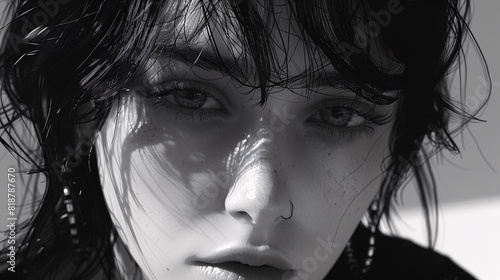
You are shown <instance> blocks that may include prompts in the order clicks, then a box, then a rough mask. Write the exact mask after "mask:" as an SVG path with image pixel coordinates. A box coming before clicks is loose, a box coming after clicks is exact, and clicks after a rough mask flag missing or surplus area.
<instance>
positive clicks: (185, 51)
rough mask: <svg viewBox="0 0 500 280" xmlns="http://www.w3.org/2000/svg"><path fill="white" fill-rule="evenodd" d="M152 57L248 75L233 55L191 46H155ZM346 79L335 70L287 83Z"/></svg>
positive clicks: (319, 83)
mask: <svg viewBox="0 0 500 280" xmlns="http://www.w3.org/2000/svg"><path fill="white" fill-rule="evenodd" d="M152 59H159V60H160V61H169V60H175V61H179V62H182V63H184V64H186V65H189V66H193V67H199V68H201V69H204V70H207V71H219V72H221V73H222V74H225V75H228V76H231V77H235V78H237V79H242V80H246V79H248V77H247V76H246V75H245V74H244V73H243V71H242V70H241V69H242V67H241V64H240V63H239V62H238V61H237V59H236V58H233V57H224V56H221V55H216V54H215V53H213V52H212V51H211V50H207V49H203V48H191V47H174V48H168V49H166V48H164V49H161V48H156V51H154V52H153V55H152ZM345 82H346V81H345V80H344V79H343V78H342V77H341V75H340V74H339V73H338V72H337V71H335V70H327V71H325V72H323V73H318V74H317V75H316V74H313V75H311V74H303V73H301V74H299V75H297V76H294V77H288V80H287V84H288V85H293V86H294V87H297V88H309V87H333V86H342V85H344V83H345Z"/></svg>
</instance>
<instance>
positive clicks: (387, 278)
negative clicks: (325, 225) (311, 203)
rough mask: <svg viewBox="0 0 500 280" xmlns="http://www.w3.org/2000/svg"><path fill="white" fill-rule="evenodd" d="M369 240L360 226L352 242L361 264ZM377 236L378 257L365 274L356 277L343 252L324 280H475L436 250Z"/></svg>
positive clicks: (376, 251)
mask: <svg viewBox="0 0 500 280" xmlns="http://www.w3.org/2000/svg"><path fill="white" fill-rule="evenodd" d="M369 236H370V232H369V231H368V229H366V228H365V227H363V226H359V227H358V228H357V229H356V232H355V233H354V235H353V237H352V238H351V243H352V247H353V251H354V253H355V258H356V259H357V260H358V262H359V263H362V262H363V260H364V259H365V258H366V255H367V252H368V242H369V238H370V237H369ZM375 236H376V242H375V248H376V249H375V254H374V256H373V262H372V265H371V268H370V270H369V271H368V272H367V273H366V274H364V275H362V276H361V277H357V276H355V273H353V270H352V269H350V268H349V264H348V257H347V254H346V253H345V252H344V253H343V254H342V256H341V258H340V259H339V260H338V261H337V262H336V263H335V265H334V267H333V268H332V270H331V271H330V273H329V274H328V275H327V276H326V277H325V280H332V279H334V280H359V279H365V280H391V279H394V280H476V278H475V277H473V276H472V275H470V274H469V273H467V272H466V271H465V270H463V269H462V268H460V267H459V266H458V265H456V264H455V263H454V262H453V261H452V260H451V259H449V258H448V257H446V256H443V255H441V254H439V253H437V252H435V251H433V250H430V249H426V248H422V247H420V246H418V245H416V244H414V243H413V242H411V241H408V240H404V239H401V238H396V237H389V236H386V235H383V234H381V233H377V234H376V235H375ZM354 271H356V270H354ZM358 271H359V270H358ZM333 275H335V277H334V276H333Z"/></svg>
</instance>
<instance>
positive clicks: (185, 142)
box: [96, 16, 393, 280]
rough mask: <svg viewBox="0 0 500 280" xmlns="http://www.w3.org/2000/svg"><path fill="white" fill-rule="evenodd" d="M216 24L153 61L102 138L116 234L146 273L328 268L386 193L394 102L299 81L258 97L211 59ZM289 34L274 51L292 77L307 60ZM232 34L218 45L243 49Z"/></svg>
mask: <svg viewBox="0 0 500 280" xmlns="http://www.w3.org/2000/svg"><path fill="white" fill-rule="evenodd" d="M193 18H196V17H193ZM288 18H289V17H287V16H283V17H282V19H281V21H280V23H282V24H283V26H285V27H288V24H287V23H288ZM188 23H189V21H188V22H186V27H188V28H185V29H184V31H185V32H180V33H182V34H186V33H188V32H189V31H190V30H192V28H189V24H188ZM233 31H234V30H233ZM208 32H209V31H208V30H204V31H203V32H202V33H200V35H199V36H197V37H195V38H194V39H193V38H191V39H190V40H191V41H189V46H190V48H191V50H196V51H197V52H198V53H199V56H197V57H196V63H195V64H194V66H193V63H194V61H186V57H184V58H182V57H181V56H176V55H173V56H169V57H163V54H160V55H159V58H156V59H152V60H151V62H150V63H149V67H148V68H147V69H145V73H144V75H143V76H141V77H140V78H138V79H137V81H136V86H134V87H131V88H130V91H129V92H127V93H126V94H124V95H123V96H122V98H121V99H120V100H118V101H116V102H115V104H114V106H113V109H112V111H111V113H110V115H109V117H108V119H107V120H106V122H105V124H104V126H103V128H102V131H101V133H100V135H99V137H98V139H97V143H96V149H97V153H98V161H99V172H100V175H101V183H102V187H103V192H104V196H105V199H106V201H107V205H108V208H109V211H110V213H111V216H112V218H113V221H114V224H115V226H116V228H117V230H118V233H119V236H120V238H121V241H123V243H124V244H125V246H126V247H127V249H128V252H129V253H130V255H131V256H132V257H133V259H134V260H135V262H137V263H138V265H139V267H140V268H141V270H142V273H143V274H144V276H146V279H194V280H196V279H323V277H324V276H325V275H326V274H327V273H328V271H329V270H330V269H331V267H332V266H333V264H334V263H335V262H336V260H337V259H338V257H339V255H340V253H341V252H342V250H343V249H344V247H345V245H346V243H347V242H348V240H349V238H350V236H351V234H352V232H353V231H354V229H355V227H356V226H357V225H358V223H359V220H360V218H361V216H362V215H363V214H364V213H365V211H366V209H367V208H368V206H369V204H370V203H371V201H372V200H373V198H374V196H375V194H376V193H377V191H378V186H379V184H380V174H381V164H382V161H383V159H384V157H385V156H387V153H384V152H386V151H385V150H386V147H387V143H388V137H389V128H390V123H388V122H386V123H385V124H380V123H379V122H381V120H382V119H384V118H386V117H387V116H388V115H389V114H390V113H391V112H392V110H393V108H389V107H387V106H385V107H383V106H377V105H373V104H372V103H370V102H368V101H364V100H361V99H356V98H355V96H356V95H355V94H353V93H350V92H348V91H346V90H342V89H334V88H331V87H328V86H322V85H320V86H318V87H317V88H315V91H314V93H312V92H308V91H307V89H306V88H305V87H304V86H300V82H301V80H299V82H298V83H297V84H295V85H297V86H295V87H294V88H293V89H292V88H290V87H281V86H276V87H269V93H270V94H269V99H268V101H267V102H266V104H265V106H255V105H256V104H257V103H258V102H259V101H260V91H251V88H250V87H247V86H244V85H241V84H240V83H238V82H236V81H234V80H233V79H231V78H230V77H229V76H228V75H227V73H224V71H222V70H220V69H218V68H217V67H213V64H215V63H213V62H214V61H212V60H213V57H214V56H212V55H210V54H213V53H214V52H215V51H214V47H213V44H211V43H209V39H208V38H209V35H208V34H209V33H208ZM287 32H288V33H289V34H287ZM287 32H281V35H282V36H285V35H286V36H285V37H284V38H283V39H284V40H283V42H286V44H287V48H286V49H285V50H284V49H283V48H280V47H278V46H276V47H275V49H274V51H275V52H276V57H277V58H278V59H279V60H281V61H279V62H280V63H282V65H286V67H285V68H284V69H282V70H283V71H286V72H287V74H288V76H289V77H293V76H297V75H298V74H299V73H301V72H303V71H305V70H306V69H305V68H306V67H307V65H309V62H310V59H311V58H309V57H307V56H304V54H305V53H308V52H307V49H306V48H307V47H306V46H305V45H304V44H303V42H302V41H301V40H300V39H299V38H300V36H299V34H297V33H295V32H294V31H293V29H292V30H287ZM231 34H235V33H232V32H230V31H227V33H226V32H224V34H222V31H221V32H219V33H217V32H214V33H213V34H212V35H213V36H214V37H215V38H216V40H215V42H216V44H217V48H218V51H219V52H220V53H221V55H222V57H231V58H232V57H234V55H235V54H238V53H239V52H241V51H242V50H241V49H240V48H238V47H236V45H238V44H234V42H233V46H234V47H233V48H231V47H227V44H228V41H230V39H234V38H232V35H231ZM189 37H190V36H189V34H186V35H185V37H179V38H177V39H178V40H183V38H189ZM186 40H187V39H186ZM176 43H177V44H178V45H181V46H182V45H187V44H182V43H186V42H182V43H181V42H176ZM181 48H182V47H181ZM201 50H203V51H201ZM179 51H182V50H181V49H180V50H179ZM285 51H286V52H285ZM211 67H212V68H211ZM323 70H324V72H325V73H328V74H325V75H328V76H329V79H332V78H335V72H334V69H333V68H332V67H331V66H326V67H325V68H324V69H323ZM325 75H323V76H322V77H320V76H319V75H318V77H317V78H318V79H325V78H323V77H324V76H325ZM302 82H303V81H302ZM249 93H250V94H249ZM374 123H379V124H378V125H376V124H374ZM238 277H240V278H238Z"/></svg>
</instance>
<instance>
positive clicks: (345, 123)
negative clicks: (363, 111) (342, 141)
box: [319, 107, 366, 127]
mask: <svg viewBox="0 0 500 280" xmlns="http://www.w3.org/2000/svg"><path fill="white" fill-rule="evenodd" d="M319 117H320V118H321V121H323V122H325V123H327V124H329V125H332V126H335V127H357V126H361V125H363V124H364V123H365V122H366V119H365V118H364V117H362V116H360V115H358V113H357V112H355V111H354V110H353V109H351V108H344V107H330V108H323V109H320V111H319Z"/></svg>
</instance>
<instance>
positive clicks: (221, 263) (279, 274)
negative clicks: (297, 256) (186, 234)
mask: <svg viewBox="0 0 500 280" xmlns="http://www.w3.org/2000/svg"><path fill="white" fill-rule="evenodd" d="M190 263H191V264H192V265H194V266H196V267H198V268H199V269H200V270H201V271H202V272H203V273H204V274H205V275H207V276H209V277H210V278H211V279H217V280H222V279H224V280H247V279H254V280H257V279H259V280H274V279H280V280H281V279H288V277H291V276H293V275H295V272H296V271H295V270H294V269H293V266H292V265H291V264H290V263H289V262H288V261H287V260H286V259H285V258H284V257H283V256H282V255H281V254H279V253H276V252H273V251H270V250H265V249H264V250H262V249H260V250H259V249H258V248H247V247H245V248H231V249H227V250H221V251H218V252H217V253H215V254H212V255H208V256H203V257H196V258H193V259H192V260H191V261H190ZM285 277H287V278H285Z"/></svg>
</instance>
